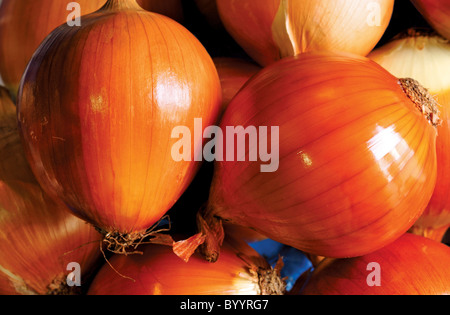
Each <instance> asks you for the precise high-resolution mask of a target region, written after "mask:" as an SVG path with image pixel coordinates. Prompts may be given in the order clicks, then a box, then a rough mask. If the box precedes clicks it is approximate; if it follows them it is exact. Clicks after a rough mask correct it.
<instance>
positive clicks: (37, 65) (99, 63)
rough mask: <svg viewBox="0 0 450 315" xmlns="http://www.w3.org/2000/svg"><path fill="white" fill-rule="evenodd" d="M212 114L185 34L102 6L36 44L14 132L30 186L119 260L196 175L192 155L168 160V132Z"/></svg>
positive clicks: (128, 9) (114, 4) (198, 53)
mask: <svg viewBox="0 0 450 315" xmlns="http://www.w3.org/2000/svg"><path fill="white" fill-rule="evenodd" d="M220 105H221V87H220V81H219V77H218V74H217V70H216V68H215V66H214V63H213V61H212V58H211V57H210V56H209V54H208V53H207V51H206V49H205V48H204V47H203V45H202V44H201V43H200V42H199V41H198V40H197V39H196V38H195V37H194V36H193V35H192V34H191V33H190V32H189V31H188V30H187V29H186V28H184V27H183V26H182V25H181V24H179V23H177V22H175V21H174V20H172V19H170V18H168V17H166V16H163V15H159V14H155V13H152V12H149V11H145V10H143V9H142V8H141V7H139V6H138V4H137V3H136V1H135V0H109V1H107V3H106V4H105V6H104V7H102V8H101V9H100V10H99V11H97V12H95V13H92V14H90V15H88V16H85V17H84V20H83V23H82V25H81V26H80V27H68V26H67V25H62V26H61V27H59V28H57V29H56V30H55V31H54V32H52V33H51V34H50V35H49V37H47V39H46V40H45V41H44V42H43V43H42V45H41V46H40V48H39V49H38V50H37V52H36V53H35V55H34V56H33V58H32V60H31V62H30V64H29V66H28V69H27V71H26V73H25V75H24V77H23V80H22V83H21V87H20V91H19V97H18V120H19V127H20V131H21V135H22V137H23V141H24V144H25V151H26V154H27V157H28V159H29V162H30V165H31V167H32V169H33V172H34V173H35V174H36V177H37V179H38V181H39V182H40V184H41V186H42V187H43V188H44V189H45V190H46V191H49V193H51V194H55V195H57V196H58V197H59V198H61V199H62V200H63V201H64V202H65V203H66V204H67V205H68V206H69V208H70V209H71V210H72V211H73V213H74V214H76V215H77V216H79V217H80V218H82V219H84V220H86V221H87V222H89V223H91V224H93V225H94V226H95V227H96V228H97V229H98V230H99V231H101V232H102V233H103V234H104V235H105V241H106V242H107V243H108V247H109V249H111V250H112V251H114V252H124V251H125V250H126V248H128V247H131V245H132V244H134V243H135V242H137V243H140V242H141V240H142V238H145V236H148V235H147V234H148V233H147V232H148V231H147V230H148V229H149V228H151V227H152V226H153V225H155V224H156V223H157V222H159V221H160V219H161V218H162V216H164V214H165V213H166V212H167V211H168V210H169V209H170V208H171V207H172V206H173V205H174V203H175V202H176V201H177V200H178V198H179V197H180V196H181V195H182V194H183V192H184V191H185V189H186V188H187V187H188V186H189V184H190V183H191V181H192V179H193V178H194V176H195V174H196V173H197V170H198V168H199V166H200V161H196V160H195V159H194V153H192V158H191V160H187V161H176V160H175V159H174V158H173V157H172V145H173V142H175V141H172V140H173V139H172V133H173V130H174V128H175V127H178V126H185V127H187V128H189V130H194V118H202V120H203V126H204V128H206V126H208V125H212V124H214V123H215V122H216V120H217V117H218V114H219V110H220ZM201 145H202V139H200V141H195V143H193V145H192V147H196V146H201ZM118 240H120V245H117V246H118V247H115V245H116V244H117V242H118Z"/></svg>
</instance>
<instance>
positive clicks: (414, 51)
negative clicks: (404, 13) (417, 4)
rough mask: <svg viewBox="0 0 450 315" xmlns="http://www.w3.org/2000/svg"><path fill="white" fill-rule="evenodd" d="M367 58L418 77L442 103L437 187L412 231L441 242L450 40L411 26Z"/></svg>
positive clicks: (449, 163)
mask: <svg viewBox="0 0 450 315" xmlns="http://www.w3.org/2000/svg"><path fill="white" fill-rule="evenodd" d="M368 57H369V58H370V59H372V60H374V61H376V62H377V63H379V64H380V65H381V66H383V67H384V68H385V69H386V70H388V71H389V72H391V73H392V74H393V75H394V76H396V77H411V78H415V79H417V80H418V81H419V82H421V84H422V85H423V86H424V87H426V88H427V89H428V90H429V91H430V93H431V94H432V95H433V96H434V97H435V98H436V99H437V100H438V102H439V105H440V107H439V111H440V118H441V120H442V123H441V124H440V125H439V126H438V127H437V131H438V136H437V139H436V153H437V181H436V188H435V190H434V193H433V196H432V197H431V200H430V203H429V204H428V206H427V208H426V210H425V212H424V213H423V215H422V216H421V217H420V218H419V219H418V220H417V221H416V222H415V224H414V227H413V229H412V231H413V232H414V233H417V234H420V235H424V236H427V237H430V238H433V239H435V240H437V241H441V240H442V237H443V236H444V234H445V231H446V230H447V229H448V228H449V227H450V194H449V191H450V150H449V148H450V72H449V71H448V69H449V67H450V42H449V41H448V40H446V39H444V38H443V37H441V36H439V35H437V34H435V33H433V32H429V31H427V30H416V29H410V30H408V31H407V32H405V33H403V34H399V35H398V36H397V37H395V38H394V39H393V40H391V41H390V42H388V43H387V44H385V45H383V46H381V47H379V48H377V49H375V50H374V51H373V52H371V53H370V54H369V56H368Z"/></svg>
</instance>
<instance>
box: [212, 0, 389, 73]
mask: <svg viewBox="0 0 450 315" xmlns="http://www.w3.org/2000/svg"><path fill="white" fill-rule="evenodd" d="M217 7H218V11H219V15H220V18H221V20H222V22H223V24H224V26H225V28H226V29H227V30H228V32H229V33H230V35H231V36H232V37H233V38H234V39H235V40H236V42H237V43H238V44H240V45H241V47H242V48H243V49H244V50H245V51H246V52H247V53H248V54H249V55H250V57H252V58H253V59H254V60H255V61H257V62H258V63H260V64H261V65H264V66H265V65H268V64H271V63H273V62H274V61H276V60H278V59H280V58H283V57H287V56H295V55H297V54H299V53H303V52H307V51H316V50H333V51H344V52H350V53H355V54H359V55H363V56H365V55H367V54H368V53H369V52H370V51H371V50H372V49H373V48H374V47H375V46H376V44H377V43H378V41H379V40H380V39H381V37H382V36H383V34H384V32H385V31H386V29H387V27H388V25H389V22H390V20H391V17H392V13H393V8H394V1H393V0H375V1H373V0H323V1H315V0H303V1H295V0H260V1H254V0H217Z"/></svg>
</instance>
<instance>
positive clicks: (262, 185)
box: [198, 52, 439, 261]
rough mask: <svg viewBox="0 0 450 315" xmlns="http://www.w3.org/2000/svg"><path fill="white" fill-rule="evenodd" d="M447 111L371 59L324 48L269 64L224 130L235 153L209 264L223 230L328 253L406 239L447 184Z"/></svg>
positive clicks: (207, 219) (216, 208) (228, 150)
mask: <svg viewBox="0 0 450 315" xmlns="http://www.w3.org/2000/svg"><path fill="white" fill-rule="evenodd" d="M437 108H438V104H437V103H436V100H435V99H433V98H432V96H431V95H430V94H429V93H427V92H426V90H425V89H423V87H421V85H420V84H419V83H418V82H416V81H414V80H412V79H407V78H406V79H398V78H396V77H394V76H393V75H391V74H390V73H389V72H387V71H386V70H385V69H383V68H382V67H381V66H379V65H378V64H376V63H375V62H374V61H372V60H369V59H368V58H366V57H361V56H357V55H353V54H347V53H331V52H314V53H304V54H302V55H299V56H297V57H290V58H285V59H283V60H281V61H278V62H277V63H275V64H273V65H271V66H268V67H266V68H265V69H263V70H262V71H260V72H259V73H258V74H257V75H255V76H254V77H253V78H252V79H250V81H249V82H247V84H246V85H245V87H244V88H243V89H241V91H240V92H239V93H238V94H237V95H236V96H235V97H234V99H233V100H232V102H231V103H230V105H229V106H228V109H227V111H226V112H225V114H224V117H223V119H222V121H221V124H220V129H221V130H223V134H224V135H223V140H222V141H223V144H224V145H223V147H224V150H223V151H224V152H222V153H219V154H218V155H217V156H218V157H220V159H219V158H217V161H216V162H215V170H214V176H213V180H212V185H211V191H210V195H209V201H208V205H207V206H205V207H204V209H202V210H201V211H199V214H198V226H199V229H200V230H201V231H202V232H203V233H204V234H205V235H206V242H205V244H203V246H202V251H203V253H204V255H205V256H206V259H208V260H211V261H214V260H215V259H216V258H217V256H218V254H219V252H220V244H221V240H222V239H223V229H222V227H221V224H222V222H226V223H231V224H237V225H240V226H246V227H249V228H252V229H254V230H255V231H257V232H259V233H261V234H264V235H266V236H267V237H269V238H270V239H273V240H275V241H277V242H279V243H283V244H285V245H289V246H291V247H294V248H297V249H299V250H301V251H304V252H307V253H310V254H313V255H317V256H324V257H334V258H342V257H353V256H360V255H364V254H367V253H370V252H372V251H374V250H377V249H379V248H381V247H383V246H386V245H387V244H389V243H390V242H392V241H394V240H395V239H396V238H398V237H400V236H401V235H402V234H403V233H405V232H406V231H407V230H408V229H409V228H411V226H412V225H413V223H414V222H415V221H416V220H417V219H418V217H419V216H420V215H421V214H422V213H423V211H424V209H425V207H426V205H427V204H428V202H429V200H430V198H431V195H432V193H433V190H434V187H435V183H436V136H437V132H436V128H435V125H436V124H439V118H438V110H437ZM235 126H240V127H241V128H236V127H235ZM226 130H227V131H226ZM244 137H246V138H244ZM236 139H237V140H236ZM243 139H244V140H243ZM245 139H247V140H245ZM261 148H262V149H261ZM239 152H240V153H239ZM255 152H256V154H257V156H256V157H255ZM222 158H223V161H221V159H222Z"/></svg>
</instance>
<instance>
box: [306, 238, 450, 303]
mask: <svg viewBox="0 0 450 315" xmlns="http://www.w3.org/2000/svg"><path fill="white" fill-rule="evenodd" d="M448 266H450V247H448V246H446V245H444V244H442V243H439V242H436V241H434V240H430V239H428V238H425V237H422V236H418V235H413V234H409V233H407V234H405V235H403V236H401V237H400V238H399V239H398V240H396V241H395V242H393V243H391V244H390V245H388V246H386V247H384V248H382V249H380V250H378V251H376V252H373V253H370V254H368V255H365V256H362V257H357V258H350V259H325V260H324V261H322V263H321V264H320V265H319V266H318V267H317V268H316V269H315V270H314V272H313V273H312V275H311V278H310V279H309V281H307V282H306V284H304V285H303V289H302V290H301V291H300V292H299V293H301V294H303V295H448V294H450V269H449V268H448Z"/></svg>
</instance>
